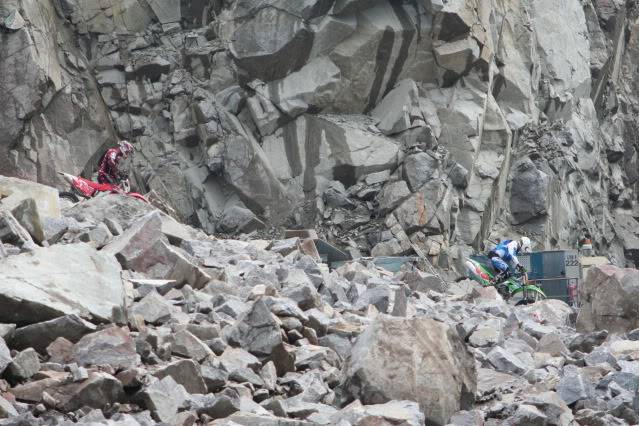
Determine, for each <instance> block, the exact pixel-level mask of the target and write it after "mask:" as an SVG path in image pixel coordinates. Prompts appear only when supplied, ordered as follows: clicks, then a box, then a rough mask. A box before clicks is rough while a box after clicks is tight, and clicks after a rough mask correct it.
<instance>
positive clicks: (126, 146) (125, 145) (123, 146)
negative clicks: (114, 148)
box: [118, 140, 135, 155]
mask: <svg viewBox="0 0 639 426" xmlns="http://www.w3.org/2000/svg"><path fill="white" fill-rule="evenodd" d="M118 145H120V150H121V151H122V153H123V154H126V155H129V154H133V151H135V149H134V148H133V145H131V143H130V142H129V141H125V140H122V141H120V142H119V143H118Z"/></svg>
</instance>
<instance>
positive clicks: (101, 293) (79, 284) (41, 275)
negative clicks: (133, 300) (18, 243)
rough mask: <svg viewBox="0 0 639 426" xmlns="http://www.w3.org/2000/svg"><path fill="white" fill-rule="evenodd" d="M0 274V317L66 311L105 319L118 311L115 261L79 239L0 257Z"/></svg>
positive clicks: (120, 295) (31, 319)
mask: <svg viewBox="0 0 639 426" xmlns="http://www.w3.org/2000/svg"><path fill="white" fill-rule="evenodd" d="M0 276H2V280H0V294H1V296H0V322H5V323H15V324H18V325H27V324H33V323H37V322H42V321H47V320H50V319H53V318H57V317H60V316H64V315H69V314H77V315H80V316H81V317H83V318H86V319H90V320H99V321H109V322H111V321H113V320H114V319H116V318H117V315H121V314H122V312H123V311H124V290H123V285H122V279H121V278H120V265H119V264H118V262H117V261H116V260H115V258H114V257H113V256H110V255H108V254H106V253H103V252H98V251H96V250H95V249H94V248H93V247H91V246H89V245H87V244H84V243H79V244H68V245H55V246H51V247H47V248H36V249H35V250H34V251H33V252H31V253H25V254H20V255H17V256H10V257H8V258H6V259H2V260H0Z"/></svg>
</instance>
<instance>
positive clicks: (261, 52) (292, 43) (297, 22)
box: [230, 2, 313, 81]
mask: <svg viewBox="0 0 639 426" xmlns="http://www.w3.org/2000/svg"><path fill="white" fill-rule="evenodd" d="M240 3H241V2H239V3H238V5H239V4H240ZM233 12H234V14H233V15H234V16H233V18H237V19H238V21H237V25H236V29H235V31H234V32H233V34H232V37H231V39H232V40H233V42H232V43H231V45H230V52H231V55H233V58H234V59H235V62H236V63H237V66H238V67H239V68H240V69H241V70H243V71H244V72H245V73H246V74H247V76H248V78H249V79H253V78H259V79H260V80H264V81H271V80H276V79H278V78H283V77H285V76H286V75H288V74H289V73H290V72H291V71H296V70H298V69H300V68H301V67H302V66H303V65H304V63H305V62H306V60H307V59H308V55H309V53H310V51H311V48H312V46H313V33H312V32H311V31H310V28H309V26H308V25H307V24H306V23H305V22H304V20H303V19H301V18H300V17H298V16H295V15H294V14H292V13H290V12H288V11H286V10H284V9H282V10H280V9H279V8H275V7H263V8H258V9H257V10H256V11H255V13H254V15H253V16H251V19H249V20H248V21H247V20H245V19H240V18H243V15H244V13H245V12H246V11H245V10H243V8H241V7H239V6H238V7H236V9H235V10H234V11H233Z"/></svg>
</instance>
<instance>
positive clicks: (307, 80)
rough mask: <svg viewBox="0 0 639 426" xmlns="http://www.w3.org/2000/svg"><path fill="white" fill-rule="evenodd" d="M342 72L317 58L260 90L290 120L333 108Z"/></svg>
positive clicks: (327, 61)
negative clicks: (307, 113)
mask: <svg viewBox="0 0 639 426" xmlns="http://www.w3.org/2000/svg"><path fill="white" fill-rule="evenodd" d="M339 77H340V71H339V68H337V67H336V66H335V64H334V63H333V62H331V60H330V59H328V58H326V57H321V58H317V59H315V60H313V61H311V62H309V63H308V64H306V65H304V66H303V67H302V68H301V69H300V70H299V71H297V72H294V73H292V74H290V75H288V76H286V77H285V78H283V79H281V80H277V81H273V82H271V83H269V84H267V85H265V86H263V87H260V88H258V89H257V91H258V93H261V94H262V95H263V96H265V97H267V98H268V99H270V100H271V102H273V104H274V105H275V106H277V108H278V109H279V110H280V111H282V112H283V113H285V114H286V115H288V116H290V117H293V118H294V117H297V116H298V115H300V114H302V113H304V112H306V111H307V110H309V109H313V110H314V111H317V110H320V109H322V108H324V107H327V106H330V105H331V103H332V102H333V100H334V99H335V95H336V93H337V92H338V90H339V88H340V78H339Z"/></svg>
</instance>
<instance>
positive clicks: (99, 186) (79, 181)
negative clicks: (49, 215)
mask: <svg viewBox="0 0 639 426" xmlns="http://www.w3.org/2000/svg"><path fill="white" fill-rule="evenodd" d="M59 173H60V174H61V175H62V176H63V177H64V179H65V180H66V181H67V182H69V184H71V191H62V192H60V198H66V199H67V200H70V201H73V202H74V203H77V202H78V201H80V197H82V198H93V197H95V196H96V195H98V194H99V193H100V192H108V193H111V194H123V195H126V196H129V197H133V198H137V199H138V200H141V201H144V202H145V203H148V202H149V201H148V200H147V199H146V198H145V197H144V195H142V194H139V193H137V192H131V187H130V185H129V180H128V179H124V180H123V181H122V182H121V183H120V184H119V185H116V184H112V183H97V182H93V181H91V180H89V179H85V178H83V177H81V176H74V175H70V174H68V173H63V172H59Z"/></svg>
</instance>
